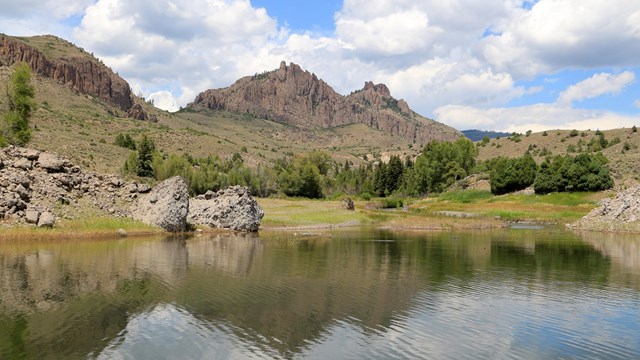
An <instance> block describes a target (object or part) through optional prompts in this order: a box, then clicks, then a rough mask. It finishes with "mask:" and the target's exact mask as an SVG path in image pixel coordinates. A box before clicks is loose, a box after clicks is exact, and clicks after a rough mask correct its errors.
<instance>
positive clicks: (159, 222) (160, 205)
mask: <svg viewBox="0 0 640 360" xmlns="http://www.w3.org/2000/svg"><path fill="white" fill-rule="evenodd" d="M188 212H189V192H188V188H187V183H186V182H185V181H184V180H183V179H182V178H181V177H179V176H174V177H172V178H170V179H167V180H165V181H163V182H161V183H160V184H158V185H156V186H155V187H154V188H153V189H152V190H151V192H150V193H149V194H147V195H146V196H143V197H140V198H139V199H138V201H137V202H136V204H135V205H134V207H133V208H132V210H131V213H132V216H133V218H134V219H136V220H140V221H142V222H144V223H145V224H150V225H155V226H159V227H161V228H163V229H165V230H166V231H171V232H179V231H184V230H185V229H186V225H187V213H188Z"/></svg>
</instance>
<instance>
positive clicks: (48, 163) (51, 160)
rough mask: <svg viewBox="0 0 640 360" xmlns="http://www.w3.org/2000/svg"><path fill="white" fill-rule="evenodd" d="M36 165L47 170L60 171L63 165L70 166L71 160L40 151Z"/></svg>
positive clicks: (62, 169)
mask: <svg viewBox="0 0 640 360" xmlns="http://www.w3.org/2000/svg"><path fill="white" fill-rule="evenodd" d="M38 165H40V167H41V168H43V169H46V170H47V171H49V172H62V171H64V168H65V167H70V166H71V162H69V160H67V159H65V158H63V157H62V156H59V155H56V154H50V153H41V154H40V156H39V157H38Z"/></svg>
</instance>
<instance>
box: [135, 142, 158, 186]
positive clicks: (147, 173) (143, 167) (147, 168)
mask: <svg viewBox="0 0 640 360" xmlns="http://www.w3.org/2000/svg"><path fill="white" fill-rule="evenodd" d="M155 151H156V146H155V144H154V143H153V141H152V140H150V139H149V138H148V137H147V136H146V135H145V136H143V137H142V140H141V141H140V144H139V146H138V164H137V165H138V169H137V171H136V175H138V176H142V177H153V175H154V173H153V153H154V152H155Z"/></svg>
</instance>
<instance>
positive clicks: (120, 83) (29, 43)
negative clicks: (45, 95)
mask: <svg viewBox="0 0 640 360" xmlns="http://www.w3.org/2000/svg"><path fill="white" fill-rule="evenodd" d="M65 48H66V49H67V51H66V52H65V51H63V50H61V49H65ZM47 53H48V54H47ZM17 62H25V63H27V64H29V66H31V69H32V71H33V72H34V73H36V74H38V75H40V76H44V77H48V78H52V79H54V80H56V81H58V82H59V83H61V84H65V85H67V86H69V87H70V88H72V89H74V90H75V91H77V92H78V93H81V94H87V95H91V96H94V97H96V98H98V99H100V100H102V101H104V102H106V103H109V104H111V105H113V106H116V107H118V108H119V109H121V110H123V111H128V110H129V109H130V108H131V107H132V106H133V98H132V93H131V87H130V86H129V84H128V83H127V82H126V81H125V80H124V79H122V78H121V77H120V76H118V75H116V74H115V73H114V72H113V71H112V70H111V69H109V68H108V67H106V66H105V65H103V64H102V63H100V62H99V61H98V60H97V59H95V58H94V57H93V56H91V55H89V54H87V53H84V51H82V50H81V49H78V48H76V47H75V46H73V45H71V44H70V43H68V42H66V41H65V40H62V39H60V38H57V37H55V36H52V35H45V36H35V37H30V38H16V37H10V36H6V35H4V34H0V65H6V66H11V65H13V64H15V63H17Z"/></svg>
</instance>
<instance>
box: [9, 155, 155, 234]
mask: <svg viewBox="0 0 640 360" xmlns="http://www.w3.org/2000/svg"><path fill="white" fill-rule="evenodd" d="M148 188H149V187H148V185H138V184H136V183H129V184H125V182H124V181H123V180H122V179H121V178H119V177H118V176H115V175H104V174H99V173H95V172H89V171H82V170H81V169H80V167H79V166H76V165H74V164H73V163H71V162H70V161H69V160H67V159H65V158H62V157H60V156H58V155H55V154H51V153H46V152H40V151H38V150H33V149H26V148H20V147H13V146H9V147H6V148H2V149H0V220H4V221H5V222H6V223H29V224H37V225H38V226H49V227H50V226H54V224H55V222H56V220H57V219H59V218H74V217H76V216H83V215H86V214H87V213H92V214H96V215H100V214H104V215H109V216H116V217H126V216H129V210H128V208H129V205H130V203H131V202H132V201H133V200H135V199H136V198H137V197H138V195H139V194H141V193H143V192H146V191H148Z"/></svg>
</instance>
